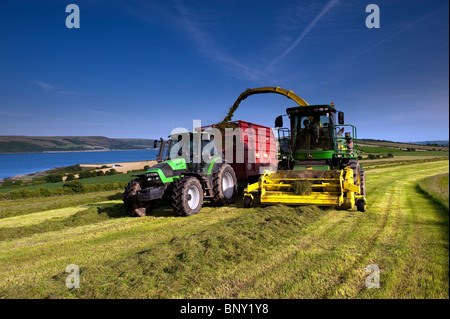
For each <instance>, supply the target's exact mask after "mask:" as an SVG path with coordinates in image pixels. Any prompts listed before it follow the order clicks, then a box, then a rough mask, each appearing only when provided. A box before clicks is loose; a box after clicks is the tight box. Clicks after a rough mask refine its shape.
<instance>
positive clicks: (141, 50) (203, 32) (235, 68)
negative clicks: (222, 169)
mask: <svg viewBox="0 0 450 319" xmlns="http://www.w3.org/2000/svg"><path fill="white" fill-rule="evenodd" d="M70 3H75V4H77V5H78V6H79V8H80V28H79V29H76V28H72V29H69V28H67V27H66V24H65V21H66V17H67V16H68V15H69V13H66V12H65V9H66V6H67V5H68V4H70ZM370 3H374V4H377V5H378V6H379V8H380V28H378V29H375V28H373V29H369V28H367V27H366V23H365V22H366V17H367V16H368V15H369V13H366V6H367V5H368V4H370ZM261 86H280V87H282V88H285V89H289V90H292V91H294V92H295V93H296V94H297V95H299V96H301V97H302V98H303V99H305V100H306V101H307V102H308V103H310V104H329V103H331V102H334V103H335V105H336V107H337V108H338V109H339V110H342V111H344V112H345V119H346V122H347V123H351V124H354V125H356V126H357V127H358V137H360V138H375V139H386V140H393V141H423V140H441V139H448V138H449V133H448V131H449V88H448V86H449V2H448V0H433V1H425V0H423V1H422V0H420V1H419V0H413V1H411V0H409V1H408V0H370V1H363V0H317V1H316V0H315V1H312V0H310V1H303V0H297V1H288V0H282V1H265V0H215V1H211V0H210V1H203V0H196V1H182V0H177V1H172V0H158V1H144V0H128V1H125V0H123V1H118V0H108V1H106V0H104V1H100V0H90V1H81V0H71V1H61V0H53V1H51V0H48V1H44V0H41V1H37V0H36V1H20V0H1V1H0V135H34V136H51V135H101V136H107V137H124V138H159V137H161V136H162V137H166V136H167V135H168V134H169V133H170V131H171V130H172V129H174V128H175V127H185V128H187V129H191V128H192V120H201V121H202V123H204V124H211V123H216V122H218V121H220V120H222V119H223V118H224V116H225V115H226V113H227V111H228V108H229V107H230V106H231V105H232V104H233V103H234V101H235V99H236V98H237V97H238V96H239V94H240V93H241V92H243V91H244V90H245V89H247V88H253V87H261ZM294 105H295V102H293V101H290V100H289V99H287V98H285V97H283V96H280V95H276V94H262V95H256V96H251V97H249V98H248V99H247V100H245V101H244V102H242V104H241V106H240V108H239V109H238V110H237V111H236V112H235V116H234V120H238V119H241V120H246V121H250V122H254V123H258V124H262V125H268V126H273V123H274V119H275V117H276V116H277V115H280V114H285V109H286V108H287V107H291V106H294Z"/></svg>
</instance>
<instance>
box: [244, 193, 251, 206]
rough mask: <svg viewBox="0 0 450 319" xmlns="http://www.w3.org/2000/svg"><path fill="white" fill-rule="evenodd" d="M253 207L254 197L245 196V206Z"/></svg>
mask: <svg viewBox="0 0 450 319" xmlns="http://www.w3.org/2000/svg"><path fill="white" fill-rule="evenodd" d="M252 207H253V199H252V198H251V197H250V196H245V197H244V208H252Z"/></svg>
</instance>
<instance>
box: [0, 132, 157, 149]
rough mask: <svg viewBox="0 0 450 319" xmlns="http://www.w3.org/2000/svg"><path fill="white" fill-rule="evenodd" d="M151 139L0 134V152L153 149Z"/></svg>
mask: <svg viewBox="0 0 450 319" xmlns="http://www.w3.org/2000/svg"><path fill="white" fill-rule="evenodd" d="M153 147H154V140H153V139H126V138H123V139H122V138H108V137H104V136H0V153H39V152H57V151H95V150H131V149H153Z"/></svg>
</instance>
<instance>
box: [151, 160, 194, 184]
mask: <svg viewBox="0 0 450 319" xmlns="http://www.w3.org/2000/svg"><path fill="white" fill-rule="evenodd" d="M186 171H187V165H186V161H185V160H184V158H176V159H172V160H168V161H164V162H161V163H158V164H156V165H154V166H152V167H150V168H149V169H148V170H147V171H146V172H145V175H146V176H149V175H155V174H154V173H157V174H158V176H159V178H160V179H161V181H162V182H163V183H168V182H173V180H174V178H178V176H180V175H181V174H183V173H185V172H186ZM155 176H156V175H155Z"/></svg>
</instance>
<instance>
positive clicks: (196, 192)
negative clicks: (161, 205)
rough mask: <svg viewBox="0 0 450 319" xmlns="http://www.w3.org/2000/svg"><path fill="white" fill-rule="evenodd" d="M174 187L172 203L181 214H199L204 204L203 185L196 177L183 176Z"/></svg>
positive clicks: (174, 208)
mask: <svg viewBox="0 0 450 319" xmlns="http://www.w3.org/2000/svg"><path fill="white" fill-rule="evenodd" d="M175 183H176V184H175V185H174V187H173V190H172V194H171V196H170V197H171V201H170V204H171V206H172V208H173V211H174V212H175V213H176V214H178V215H180V216H191V215H195V214H198V213H199V212H200V210H201V209H202V206H203V187H202V185H201V184H200V181H199V180H198V179H197V178H195V177H192V176H191V177H182V178H180V179H178V180H177V181H176V182H175Z"/></svg>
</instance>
